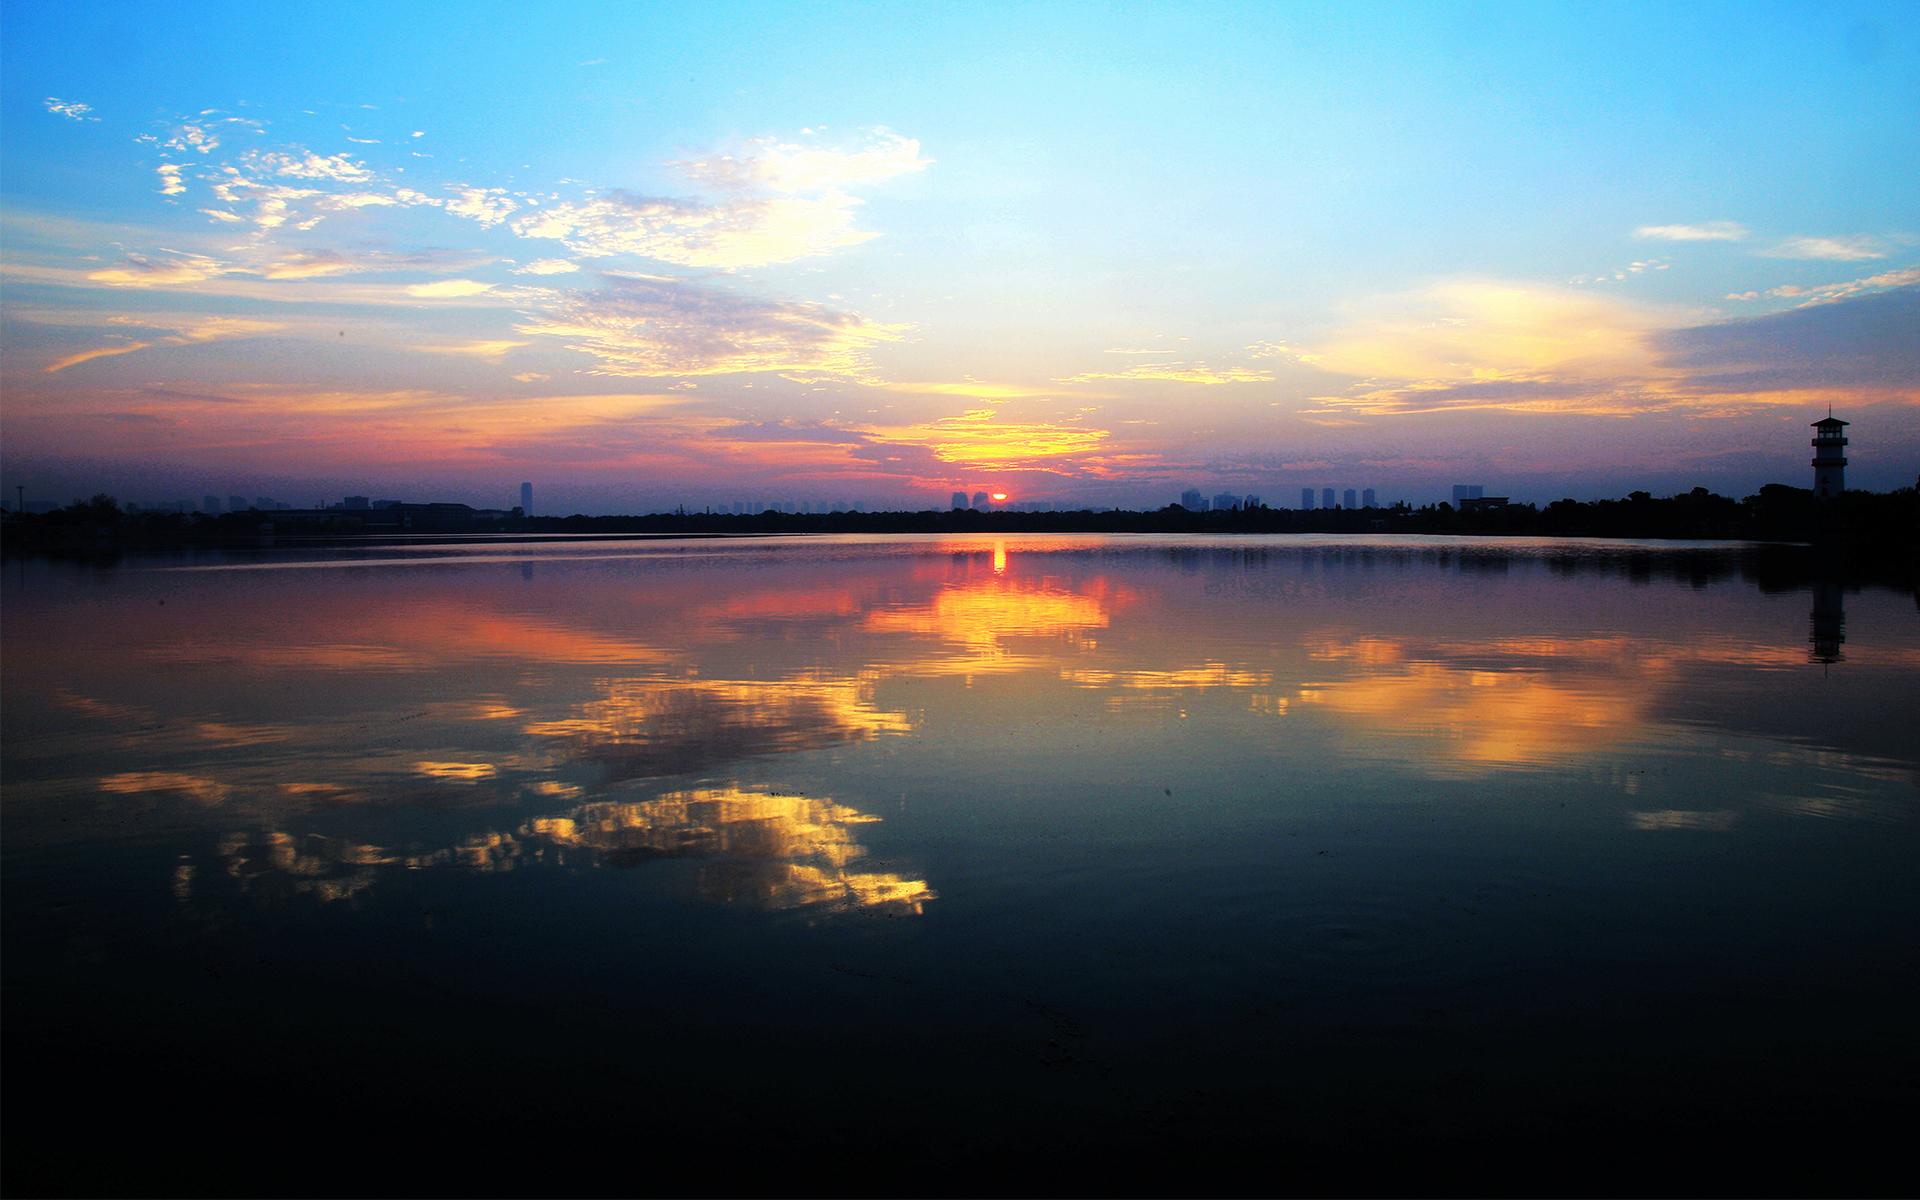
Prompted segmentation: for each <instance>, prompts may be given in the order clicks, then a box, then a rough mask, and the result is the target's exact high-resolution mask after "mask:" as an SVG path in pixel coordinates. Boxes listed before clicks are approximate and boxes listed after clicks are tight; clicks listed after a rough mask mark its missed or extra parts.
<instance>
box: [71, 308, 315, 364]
mask: <svg viewBox="0 0 1920 1200" xmlns="http://www.w3.org/2000/svg"><path fill="white" fill-rule="evenodd" d="M160 328H163V329H167V328H170V329H172V330H174V332H173V333H172V334H171V335H170V336H168V337H163V338H156V339H151V340H146V341H137V342H128V343H124V344H121V345H113V346H100V347H96V348H94V349H90V350H82V351H80V352H78V353H76V354H69V355H67V356H65V357H64V358H59V359H56V360H55V361H53V362H52V363H49V364H48V365H47V368H46V373H47V374H49V375H53V374H57V373H59V372H61V371H64V370H67V369H68V368H69V367H77V366H79V365H80V364H82V363H88V362H93V361H94V360H96V359H102V358H114V357H117V356H119V355H122V354H132V353H134V352H135V351H136V350H150V349H152V348H154V347H156V346H187V345H192V344H194V343H196V342H214V341H223V340H225V339H228V338H238V337H251V336H257V335H259V334H263V333H273V332H276V331H278V330H281V329H284V328H286V326H284V325H281V324H279V323H278V322H274V321H255V320H251V319H249V318H246V317H201V318H196V319H192V320H188V321H184V322H181V323H178V324H174V325H170V326H169V325H162V326H160Z"/></svg>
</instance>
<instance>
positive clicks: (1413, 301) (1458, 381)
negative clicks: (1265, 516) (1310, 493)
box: [1305, 281, 1920, 416]
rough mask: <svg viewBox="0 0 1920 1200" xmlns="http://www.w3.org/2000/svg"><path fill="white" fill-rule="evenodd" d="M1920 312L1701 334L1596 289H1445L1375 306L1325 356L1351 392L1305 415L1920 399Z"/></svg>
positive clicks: (1893, 295)
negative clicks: (1919, 356) (1918, 355)
mask: <svg viewBox="0 0 1920 1200" xmlns="http://www.w3.org/2000/svg"><path fill="white" fill-rule="evenodd" d="M1876 301H1877V302H1879V303H1878V305H1875V304H1874V302H1876ZM1917 302H1920V288H1911V287H1910V288H1904V289H1897V290H1894V291H1888V292H1883V293H1881V294H1880V295H1878V296H1866V297H1861V298H1855V299H1846V300H1844V301H1840V300H1836V301H1835V302H1833V303H1830V304H1826V305H1822V306H1820V307H1818V308H1815V309H1807V308H1802V309H1799V310H1795V312H1792V313H1784V314H1775V315H1773V316H1771V317H1762V318H1749V319H1746V320H1743V321H1733V322H1720V323H1714V324H1706V325H1702V324H1699V323H1698V319H1697V317H1694V316H1692V314H1689V313H1687V312H1685V311H1682V310H1671V309H1661V308H1655V307H1652V306H1646V305H1634V304H1629V303H1626V302H1625V301H1621V300H1613V299H1603V298H1600V297H1595V296H1592V295H1589V294H1586V293H1568V292H1558V291H1554V290H1553V289H1548V288H1539V287H1534V286H1530V285H1525V284H1502V283H1491V282H1486V281H1469V282H1463V283H1454V284H1448V285H1442V286H1440V287H1436V288H1432V289H1427V290H1425V291H1422V292H1417V293H1412V294H1410V295H1407V296H1401V297H1395V298H1389V299H1387V300H1384V301H1381V302H1377V303H1376V304H1375V305H1373V306H1370V307H1369V309H1368V310H1367V311H1365V312H1364V313H1363V314H1362V315H1361V316H1359V317H1357V318H1356V319H1355V320H1354V321H1352V322H1351V323H1350V324H1349V325H1348V327H1347V328H1345V329H1343V330H1341V331H1340V332H1338V333H1337V334H1336V335H1335V336H1334V337H1333V338H1332V339H1331V340H1330V341H1329V342H1328V343H1327V344H1326V345H1325V346H1323V347H1320V348H1319V353H1320V356H1321V357H1320V362H1319V365H1320V366H1321V367H1322V368H1323V369H1325V370H1329V371H1334V372H1338V373H1341V374H1347V375H1351V376H1354V377H1355V382H1354V383H1353V384H1352V385H1351V386H1350V387H1349V388H1348V389H1347V391H1345V392H1344V393H1335V394H1329V395H1321V396H1315V397H1313V400H1314V402H1315V403H1316V404H1317V405H1318V406H1319V407H1316V408H1311V409H1307V410H1305V414H1306V415H1308V416H1326V415H1349V416H1350V415H1354V414H1366V415H1373V416H1385V415H1411V414H1419V413H1438V412H1455V411H1467V410H1476V409H1478V410H1500V411H1508V412H1526V413H1539V414H1561V415H1585V416H1629V415H1633V414H1636V413H1643V412H1660V411H1674V412H1692V413H1699V414H1712V415H1729V414H1731V413H1734V412H1738V411H1743V410H1746V409H1751V408H1755V407H1762V406H1768V405H1778V404H1800V405H1807V404H1812V403H1816V402H1819V401H1823V400H1826V399H1832V400H1834V401H1836V402H1849V403H1872V402H1877V401H1882V400H1920V387H1916V385H1915V384H1914V383H1913V380H1914V379H1915V378H1917V377H1920V361H1916V360H1915V358H1914V352H1913V351H1912V350H1908V349H1905V348H1904V347H1906V346H1909V345H1913V346H1920V336H1916V332H1920V303H1917ZM1843 310H1844V311H1843ZM1810 313H1818V314H1822V315H1820V316H1808V315H1807V314H1810ZM1785 318H1796V319H1795V320H1786V319H1785Z"/></svg>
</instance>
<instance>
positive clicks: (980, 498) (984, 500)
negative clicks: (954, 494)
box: [973, 492, 993, 512]
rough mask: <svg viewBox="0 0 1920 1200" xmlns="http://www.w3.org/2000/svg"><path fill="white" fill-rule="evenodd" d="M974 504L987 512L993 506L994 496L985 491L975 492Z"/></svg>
mask: <svg viewBox="0 0 1920 1200" xmlns="http://www.w3.org/2000/svg"><path fill="white" fill-rule="evenodd" d="M973 506H974V507H975V508H977V509H979V510H980V511H981V512H986V511H987V510H988V509H990V508H992V507H993V497H991V496H989V495H987V494H986V493H985V492H975V493H974V494H973Z"/></svg>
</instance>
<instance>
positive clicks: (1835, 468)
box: [1813, 409, 1847, 500]
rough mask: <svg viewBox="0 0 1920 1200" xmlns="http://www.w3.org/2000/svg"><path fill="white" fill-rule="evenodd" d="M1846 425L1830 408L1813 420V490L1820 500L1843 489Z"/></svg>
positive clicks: (1845, 470)
mask: <svg viewBox="0 0 1920 1200" xmlns="http://www.w3.org/2000/svg"><path fill="white" fill-rule="evenodd" d="M1846 427H1847V423H1846V422H1845V421H1842V420H1841V419H1840V418H1838V417H1836V416H1834V415H1833V410H1832V409H1828V410H1827V418H1826V420H1824V421H1815V422H1814V423H1813V428H1814V434H1813V494H1814V495H1815V496H1818V497H1820V498H1821V499H1823V500H1824V499H1826V498H1827V497H1828V496H1838V495H1839V494H1840V493H1841V492H1844V491H1846V490H1847V451H1846V446H1847V435H1846V434H1845V433H1842V432H1841V430H1843V429H1845V428H1846Z"/></svg>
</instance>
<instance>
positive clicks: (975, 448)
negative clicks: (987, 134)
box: [876, 408, 1110, 470]
mask: <svg viewBox="0 0 1920 1200" xmlns="http://www.w3.org/2000/svg"><path fill="white" fill-rule="evenodd" d="M876 433H877V436H879V437H881V438H882V439H883V440H885V441H887V442H896V443H897V442H905V443H911V444H917V445H920V446H924V447H926V448H927V449H928V450H930V451H932V453H933V455H934V457H935V458H937V459H938V460H939V461H941V462H943V463H951V464H955V465H960V466H966V467H971V468H974V469H978V470H1000V469H1007V468H1012V467H1019V466H1022V465H1030V464H1034V463H1036V462H1043V461H1045V460H1048V459H1060V458H1071V457H1073V456H1076V455H1086V454H1091V453H1093V452H1094V451H1097V450H1098V449H1100V446H1101V443H1103V442H1105V441H1106V440H1107V438H1108V437H1109V436H1110V431H1109V430H1106V429H1097V428H1091V427H1087V426H1081V425H1071V424H1065V423H1056V422H1044V421H1006V420H1002V419H1001V418H1000V414H999V412H998V410H996V409H991V408H976V409H970V410H968V411H967V412H964V413H960V414H958V415H957V416H950V417H942V418H940V419H939V420H937V421H933V422H931V423H928V424H924V425H914V426H908V427H905V428H901V429H889V430H880V431H876Z"/></svg>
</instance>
